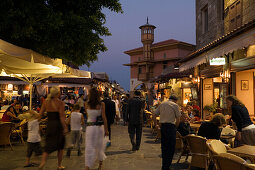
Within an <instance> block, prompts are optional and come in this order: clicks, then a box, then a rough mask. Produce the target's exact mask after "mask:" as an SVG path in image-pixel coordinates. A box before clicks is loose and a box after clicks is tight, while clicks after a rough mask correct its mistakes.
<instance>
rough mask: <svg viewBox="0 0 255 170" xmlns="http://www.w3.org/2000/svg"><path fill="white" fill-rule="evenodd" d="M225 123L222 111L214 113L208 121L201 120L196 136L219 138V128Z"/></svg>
mask: <svg viewBox="0 0 255 170" xmlns="http://www.w3.org/2000/svg"><path fill="white" fill-rule="evenodd" d="M224 124H226V120H225V117H224V115H223V114H222V113H217V114H215V115H214V116H213V117H212V119H211V120H210V121H209V122H203V123H202V124H201V126H200V128H199V130H198V136H203V137H205V138H206V139H218V140H219V139H220V135H221V129H220V127H222V126H223V125H224Z"/></svg>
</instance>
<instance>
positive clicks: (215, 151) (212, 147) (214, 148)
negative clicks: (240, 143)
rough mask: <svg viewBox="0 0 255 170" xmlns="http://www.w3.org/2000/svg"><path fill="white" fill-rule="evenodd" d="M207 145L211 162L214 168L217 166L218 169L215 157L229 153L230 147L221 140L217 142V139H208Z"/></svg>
mask: <svg viewBox="0 0 255 170" xmlns="http://www.w3.org/2000/svg"><path fill="white" fill-rule="evenodd" d="M206 144H207V147H208V149H209V154H210V161H211V162H213V163H214V166H216V169H217V164H215V162H216V161H215V160H214V158H213V157H214V156H216V155H219V154H221V153H227V150H228V149H229V146H227V145H226V144H224V143H222V142H221V141H220V140H216V139H208V140H207V141H206Z"/></svg>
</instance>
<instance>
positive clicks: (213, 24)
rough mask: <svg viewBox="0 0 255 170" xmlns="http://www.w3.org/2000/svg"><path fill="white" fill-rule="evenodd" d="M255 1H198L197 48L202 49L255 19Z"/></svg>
mask: <svg viewBox="0 0 255 170" xmlns="http://www.w3.org/2000/svg"><path fill="white" fill-rule="evenodd" d="M254 11H255V0H196V43H197V44H196V45H197V46H196V47H197V49H200V48H202V47H204V46H205V45H207V44H209V43H210V42H212V41H214V40H217V39H218V38H220V37H221V36H223V35H225V34H227V33H229V32H231V31H233V30H234V29H237V28H239V27H240V26H242V25H244V24H246V23H248V22H249V21H251V20H253V19H255V12H254Z"/></svg>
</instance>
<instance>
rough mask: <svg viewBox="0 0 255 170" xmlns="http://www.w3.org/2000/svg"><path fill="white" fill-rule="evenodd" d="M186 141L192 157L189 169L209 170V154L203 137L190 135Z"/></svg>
mask: <svg viewBox="0 0 255 170" xmlns="http://www.w3.org/2000/svg"><path fill="white" fill-rule="evenodd" d="M186 140H187V142H188V146H189V149H190V152H191V155H192V158H191V162H190V165H189V169H190V167H192V166H193V167H198V168H205V170H207V169H208V166H209V152H208V147H207V146H206V139H205V138H203V137H201V136H195V135H188V136H186Z"/></svg>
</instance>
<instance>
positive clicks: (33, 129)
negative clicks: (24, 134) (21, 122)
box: [27, 119, 41, 143]
mask: <svg viewBox="0 0 255 170" xmlns="http://www.w3.org/2000/svg"><path fill="white" fill-rule="evenodd" d="M40 141H41V136H40V133H39V122H38V120H37V119H35V120H31V121H28V138H27V142H30V143H36V142H40Z"/></svg>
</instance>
